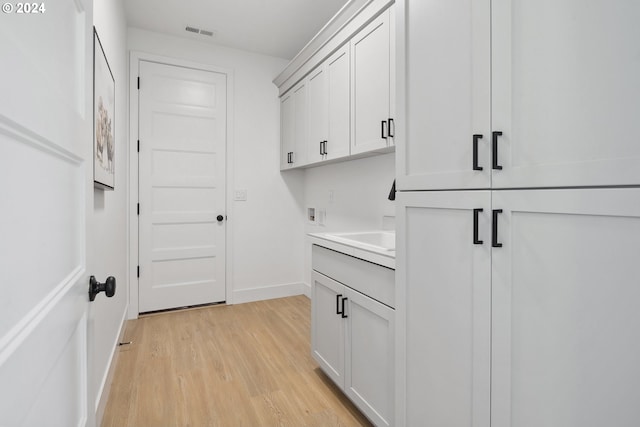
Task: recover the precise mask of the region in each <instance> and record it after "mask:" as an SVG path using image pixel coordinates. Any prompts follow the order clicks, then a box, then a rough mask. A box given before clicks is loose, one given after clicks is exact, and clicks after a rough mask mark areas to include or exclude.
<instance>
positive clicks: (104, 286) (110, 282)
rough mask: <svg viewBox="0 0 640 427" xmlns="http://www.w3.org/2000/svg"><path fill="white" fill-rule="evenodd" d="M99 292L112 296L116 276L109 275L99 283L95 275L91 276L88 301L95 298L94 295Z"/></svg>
mask: <svg viewBox="0 0 640 427" xmlns="http://www.w3.org/2000/svg"><path fill="white" fill-rule="evenodd" d="M100 292H104V293H105V294H106V295H107V297H109V298H111V297H112V296H114V295H115V294H116V278H115V277H113V276H109V277H107V280H106V281H105V282H104V283H100V282H98V281H97V280H96V277H95V276H91V277H90V278H89V301H93V300H95V299H96V295H98V294H99V293H100Z"/></svg>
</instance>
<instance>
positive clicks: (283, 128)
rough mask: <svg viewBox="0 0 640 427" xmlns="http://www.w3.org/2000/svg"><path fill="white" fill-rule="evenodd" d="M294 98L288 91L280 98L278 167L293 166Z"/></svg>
mask: <svg viewBox="0 0 640 427" xmlns="http://www.w3.org/2000/svg"><path fill="white" fill-rule="evenodd" d="M294 102H295V99H294V97H293V93H292V92H289V93H287V94H285V95H283V96H282V98H280V169H289V168H291V167H292V166H293V163H292V156H293V145H294V141H295V106H294Z"/></svg>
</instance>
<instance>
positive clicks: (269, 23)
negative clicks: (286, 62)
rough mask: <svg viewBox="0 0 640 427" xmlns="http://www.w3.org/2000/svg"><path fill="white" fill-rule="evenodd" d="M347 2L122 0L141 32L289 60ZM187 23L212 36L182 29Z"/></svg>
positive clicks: (310, 0) (324, 0) (130, 20)
mask: <svg viewBox="0 0 640 427" xmlns="http://www.w3.org/2000/svg"><path fill="white" fill-rule="evenodd" d="M345 3H347V0H177V1H176V0H125V1H124V5H125V10H126V15H127V20H128V24H129V26H131V27H136V28H141V29H144V30H150V31H156V32H160V33H165V34H171V35H175V36H179V37H186V38H190V39H195V40H201V41H204V42H209V43H215V44H220V45H224V46H229V47H233V48H236V49H242V50H247V51H251V52H256V53H262V54H265V55H271V56H277V57H280V58H285V59H291V58H293V57H294V56H295V55H296V54H297V53H298V52H299V51H300V49H302V48H303V47H304V46H305V45H306V44H307V42H309V40H311V38H312V37H313V36H314V35H315V34H316V33H317V32H318V31H319V30H320V29H321V28H322V27H323V26H324V25H325V24H326V23H327V22H328V21H329V19H331V17H332V16H333V15H335V13H336V12H337V11H338V10H340V8H342V6H344V4H345ZM187 26H191V27H195V28H198V29H203V30H208V31H213V32H214V35H213V37H208V36H205V35H201V34H194V33H190V32H187V31H185V27H187Z"/></svg>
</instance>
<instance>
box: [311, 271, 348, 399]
mask: <svg viewBox="0 0 640 427" xmlns="http://www.w3.org/2000/svg"><path fill="white" fill-rule="evenodd" d="M311 281H312V284H311V289H312V290H311V291H312V296H311V355H312V356H313V358H314V359H315V360H316V362H318V364H319V365H320V367H321V368H322V370H323V371H324V373H325V374H327V375H328V376H329V377H330V378H331V379H332V380H333V382H335V383H336V384H337V385H338V386H339V387H340V388H343V387H344V341H345V332H344V329H345V328H344V319H343V317H342V314H340V313H341V312H342V307H343V302H342V298H343V297H344V296H345V286H344V285H342V284H340V283H338V282H336V281H335V280H332V279H330V278H328V277H327V276H324V275H322V274H320V273H318V272H316V271H313V272H312V274H311Z"/></svg>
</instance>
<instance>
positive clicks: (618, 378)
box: [491, 9, 640, 427]
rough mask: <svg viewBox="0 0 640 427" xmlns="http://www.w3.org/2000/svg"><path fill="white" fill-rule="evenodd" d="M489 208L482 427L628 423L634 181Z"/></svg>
mask: <svg viewBox="0 0 640 427" xmlns="http://www.w3.org/2000/svg"><path fill="white" fill-rule="evenodd" d="M576 10H577V9H576ZM493 205H494V206H493V208H494V209H502V213H501V214H498V215H497V225H498V234H497V238H498V242H499V243H500V244H502V247H499V248H494V249H493V254H492V258H493V272H492V277H493V289H492V307H493V327H492V386H491V393H492V415H491V420H492V423H491V424H492V426H493V427H534V426H535V427H540V426H563V427H564V426H570V427H573V426H580V427H600V426H619V427H632V426H638V425H640V407H639V406H638V402H640V389H639V388H638V384H639V383H640V370H639V369H638V361H639V360H640V340H638V330H639V328H640V311H639V310H638V301H640V286H639V282H638V280H639V279H638V278H639V277H640V263H639V262H638V260H640V189H638V188H635V189H593V190H586V189H584V190H531V191H496V192H494V193H493Z"/></svg>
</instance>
